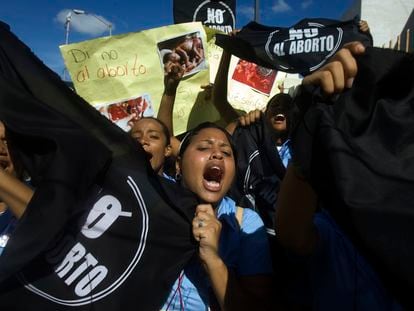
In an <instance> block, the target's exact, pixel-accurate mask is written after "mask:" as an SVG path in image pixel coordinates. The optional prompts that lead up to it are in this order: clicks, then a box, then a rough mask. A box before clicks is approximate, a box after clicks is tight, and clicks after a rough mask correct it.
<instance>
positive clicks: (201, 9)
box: [174, 0, 236, 33]
mask: <svg viewBox="0 0 414 311" xmlns="http://www.w3.org/2000/svg"><path fill="white" fill-rule="evenodd" d="M187 22H202V23H203V25H204V26H207V27H210V28H214V29H217V30H220V31H222V32H225V33H230V32H231V31H233V30H234V29H235V27H236V0H223V1H218V0H206V1H203V0H198V1H195V0H191V1H188V0H174V23H176V24H178V23H187Z"/></svg>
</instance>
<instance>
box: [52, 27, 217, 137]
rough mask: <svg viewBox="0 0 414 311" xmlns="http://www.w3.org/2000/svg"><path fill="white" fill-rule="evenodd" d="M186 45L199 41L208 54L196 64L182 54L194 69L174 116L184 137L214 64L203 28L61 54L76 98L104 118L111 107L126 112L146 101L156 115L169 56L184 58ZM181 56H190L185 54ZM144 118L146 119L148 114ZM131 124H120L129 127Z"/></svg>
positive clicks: (113, 40) (123, 38) (152, 33)
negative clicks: (97, 110)
mask: <svg viewBox="0 0 414 311" xmlns="http://www.w3.org/2000/svg"><path fill="white" fill-rule="evenodd" d="M185 40H187V41H186V44H187V45H188V43H189V42H190V41H191V40H194V42H197V47H198V50H200V51H201V52H204V51H202V50H205V52H204V53H201V52H200V55H199V56H198V57H197V60H196V61H195V60H194V61H193V60H192V59H191V57H187V56H186V55H183V54H180V56H181V58H182V59H184V57H185V58H186V66H187V67H186V68H189V69H188V70H187V71H188V72H187V73H186V76H185V78H184V79H183V80H182V81H181V82H180V85H179V88H178V91H177V98H176V104H175V109H174V115H173V117H174V126H175V127H174V133H175V134H179V133H182V132H184V131H186V130H187V120H188V116H189V113H190V111H191V107H192V105H193V104H194V102H195V100H196V97H197V94H198V92H199V91H200V85H204V84H208V83H209V71H208V59H207V57H205V58H203V57H202V55H207V49H208V45H207V38H206V33H205V31H204V28H203V26H202V25H201V23H199V22H194V23H185V24H178V25H171V26H166V27H160V28H155V29H150V30H144V31H141V32H135V33H128V34H122V35H117V36H111V37H103V38H98V39H94V40H88V41H83V42H80V43H75V44H70V45H63V46H60V50H61V53H62V56H63V58H64V61H65V65H66V68H67V69H68V71H69V74H70V76H71V78H72V81H73V83H74V86H75V89H76V92H77V93H78V94H79V95H80V96H82V97H83V98H84V99H85V100H86V101H88V102H89V103H90V104H91V105H94V106H95V107H97V108H98V109H99V110H101V111H102V112H103V113H104V111H103V109H104V107H105V106H108V107H109V106H110V105H114V104H116V105H117V111H120V109H121V108H122V107H124V106H125V107H129V106H131V105H129V106H128V105H124V104H123V103H125V102H127V101H131V100H134V101H137V99H138V101H142V102H143V100H141V98H143V99H145V102H146V105H145V107H150V108H151V111H153V112H156V111H158V107H159V103H160V101H161V96H162V93H163V90H164V82H163V80H164V65H165V61H166V60H165V59H166V57H167V56H166V55H167V54H168V53H170V52H171V53H174V52H175V51H176V50H177V52H178V47H179V45H180V44H183V42H184V41H185ZM191 42H192V41H191ZM194 44H195V43H194ZM180 53H185V51H184V52H182V49H180ZM190 56H191V55H190ZM190 64H191V65H192V67H191V68H190ZM126 109H127V108H126ZM142 113H143V115H144V111H142ZM104 114H106V113H104ZM117 115H118V116H119V115H120V113H117ZM147 115H148V114H147ZM135 117H136V115H135ZM126 118H128V117H124V118H123V119H121V120H120V121H122V122H123V123H125V120H126ZM127 128H128V127H127V126H126V128H125V129H127Z"/></svg>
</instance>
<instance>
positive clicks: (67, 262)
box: [55, 242, 86, 278]
mask: <svg viewBox="0 0 414 311" xmlns="http://www.w3.org/2000/svg"><path fill="white" fill-rule="evenodd" d="M85 254H86V249H85V247H83V245H82V244H80V243H79V242H78V243H76V244H75V246H73V247H72V249H71V250H70V251H69V253H68V254H67V255H66V257H65V259H64V260H63V261H62V263H61V264H60V265H59V266H58V267H57V268H56V269H55V272H56V273H57V275H58V276H59V277H60V278H63V277H64V276H65V275H66V274H67V273H68V272H69V271H70V270H71V269H72V268H73V266H74V264H75V263H76V262H78V261H79V260H81V259H82V257H83V256H85Z"/></svg>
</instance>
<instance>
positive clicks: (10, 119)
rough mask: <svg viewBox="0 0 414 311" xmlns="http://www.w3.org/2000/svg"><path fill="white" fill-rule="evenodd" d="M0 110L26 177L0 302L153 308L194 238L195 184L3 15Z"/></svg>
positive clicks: (23, 306)
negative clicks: (27, 188)
mask: <svg viewBox="0 0 414 311" xmlns="http://www.w3.org/2000/svg"><path fill="white" fill-rule="evenodd" d="M0 120H2V121H4V123H5V125H6V128H7V134H8V139H9V141H10V144H11V148H12V149H13V151H15V155H16V156H17V157H18V158H19V159H20V160H21V161H22V162H23V164H24V167H25V168H26V169H27V170H28V172H29V174H30V175H31V176H32V178H33V183H34V186H35V194H34V197H33V199H32V200H31V202H30V203H29V206H28V207H27V209H26V212H25V214H24V215H23V218H22V219H21V220H20V222H19V224H18V226H17V227H16V230H15V232H14V233H13V235H12V237H11V238H10V240H9V243H8V245H7V247H6V248H5V250H4V253H3V255H2V256H1V257H0V282H1V285H0V309H1V310H74V308H76V310H91V309H94V310H117V309H118V310H121V309H122V310H137V309H140V310H157V309H159V308H160V307H161V306H162V304H163V303H164V301H165V299H166V296H167V295H168V293H169V290H170V288H171V286H172V284H173V282H174V281H175V279H176V278H177V277H178V274H179V272H180V271H181V269H182V268H183V267H184V265H185V264H186V262H187V261H188V260H189V259H190V258H191V257H192V256H193V254H194V252H195V249H196V247H195V243H194V242H193V240H192V235H191V220H192V217H193V214H194V207H195V205H196V200H195V198H194V196H193V195H192V194H191V193H189V192H187V191H184V190H182V189H180V187H178V186H177V185H175V184H173V183H168V182H167V181H163V180H160V179H159V178H158V176H156V175H155V173H154V172H153V171H152V169H151V167H150V165H149V163H148V160H147V158H146V155H145V153H144V152H143V150H142V148H141V147H140V146H137V144H136V142H134V141H133V140H132V139H131V138H130V137H129V136H128V135H127V134H126V133H124V132H123V131H122V130H121V129H119V128H118V127H117V126H115V125H113V124H112V123H111V122H110V121H109V120H107V119H106V118H105V117H103V116H101V115H100V113H99V112H98V111H96V110H95V109H94V108H93V107H91V106H90V105H89V104H87V103H86V102H85V101H84V100H83V99H82V98H80V97H79V96H77V95H76V94H75V93H74V92H72V91H71V90H70V89H69V88H67V87H66V85H65V84H64V83H63V82H62V81H61V80H60V79H59V77H58V76H57V75H56V74H54V73H53V72H52V71H50V70H49V69H48V68H47V67H46V66H44V65H43V64H42V63H41V62H40V60H39V59H37V58H36V57H35V56H34V55H33V54H32V52H31V51H30V50H29V49H28V48H27V47H26V46H25V45H24V44H23V43H21V42H20V41H19V40H18V39H17V38H16V37H15V36H14V35H13V34H12V33H10V31H9V30H8V28H7V27H6V25H4V24H0ZM172 202H174V203H172Z"/></svg>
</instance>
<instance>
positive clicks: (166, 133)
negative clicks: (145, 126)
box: [135, 117, 171, 146]
mask: <svg viewBox="0 0 414 311" xmlns="http://www.w3.org/2000/svg"><path fill="white" fill-rule="evenodd" d="M141 120H154V121H157V122H158V124H159V125H161V128H162V132H163V134H164V136H165V141H166V144H165V145H166V146H168V145H170V144H171V135H170V131H169V130H168V127H167V126H166V125H165V123H164V122H162V121H161V120H160V119H157V118H154V117H142V118H141V119H139V120H138V121H136V122H135V123H138V122H139V121H141Z"/></svg>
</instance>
